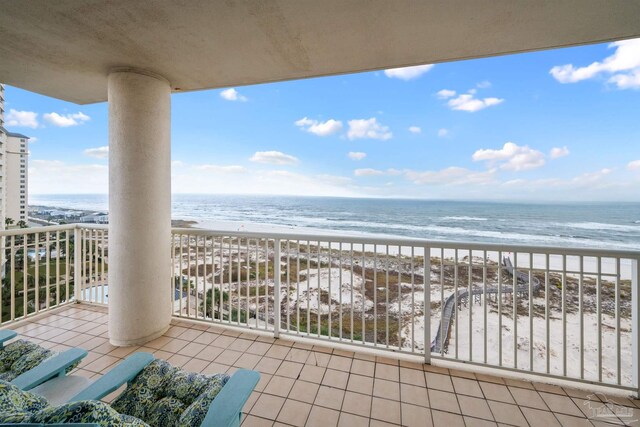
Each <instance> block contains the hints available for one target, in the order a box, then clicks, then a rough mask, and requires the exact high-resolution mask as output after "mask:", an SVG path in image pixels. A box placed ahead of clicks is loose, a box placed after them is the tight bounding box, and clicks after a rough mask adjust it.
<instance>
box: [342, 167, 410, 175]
mask: <svg viewBox="0 0 640 427" xmlns="http://www.w3.org/2000/svg"><path fill="white" fill-rule="evenodd" d="M353 174H354V175H355V176H381V175H389V176H395V175H401V174H402V171H400V170H398V169H393V168H390V169H387V170H379V169H371V168H363V169H356V170H354V171H353Z"/></svg>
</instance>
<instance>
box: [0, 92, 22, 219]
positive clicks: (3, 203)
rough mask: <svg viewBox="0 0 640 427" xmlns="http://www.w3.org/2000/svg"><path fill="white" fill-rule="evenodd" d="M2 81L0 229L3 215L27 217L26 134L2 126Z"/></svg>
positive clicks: (0, 108)
mask: <svg viewBox="0 0 640 427" xmlns="http://www.w3.org/2000/svg"><path fill="white" fill-rule="evenodd" d="M4 96H5V95H4V84H2V83H0V199H1V200H0V229H4V228H5V219H6V218H11V219H12V220H13V221H14V225H15V224H16V223H18V222H19V221H24V222H27V221H28V207H27V204H28V200H29V184H28V169H29V161H28V157H29V149H28V142H29V137H28V136H26V135H22V134H19V133H14V132H9V131H8V130H6V129H5V127H4Z"/></svg>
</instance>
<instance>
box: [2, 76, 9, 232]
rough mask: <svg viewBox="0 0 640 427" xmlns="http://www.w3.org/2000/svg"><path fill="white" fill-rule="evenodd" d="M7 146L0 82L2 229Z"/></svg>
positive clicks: (4, 209)
mask: <svg viewBox="0 0 640 427" xmlns="http://www.w3.org/2000/svg"><path fill="white" fill-rule="evenodd" d="M6 147H7V134H6V131H5V130H4V84H2V83H0V230H3V229H4V218H5V211H6V208H5V201H6V197H5V194H4V189H5V187H6V182H5V178H4V175H5V149H6Z"/></svg>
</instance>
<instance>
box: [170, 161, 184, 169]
mask: <svg viewBox="0 0 640 427" xmlns="http://www.w3.org/2000/svg"><path fill="white" fill-rule="evenodd" d="M171 167H172V168H182V167H184V162H183V161H182V160H173V161H171Z"/></svg>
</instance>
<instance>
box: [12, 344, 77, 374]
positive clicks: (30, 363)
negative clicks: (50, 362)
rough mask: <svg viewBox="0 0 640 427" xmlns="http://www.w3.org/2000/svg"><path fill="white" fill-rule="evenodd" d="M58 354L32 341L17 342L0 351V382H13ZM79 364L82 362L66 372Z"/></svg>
mask: <svg viewBox="0 0 640 427" xmlns="http://www.w3.org/2000/svg"><path fill="white" fill-rule="evenodd" d="M56 354H58V353H56V352H54V351H51V350H48V349H46V348H44V347H41V346H39V345H38V344H35V343H32V342H30V341H25V340H16V341H14V342H12V343H11V344H9V345H7V346H5V347H4V348H2V349H0V380H4V381H13V380H14V379H16V377H18V376H20V375H22V374H24V373H25V372H27V371H29V370H31V369H33V368H35V367H36V366H38V365H39V364H41V363H42V362H43V361H44V360H47V359H49V358H51V357H53V356H55V355H56ZM79 364H80V361H78V362H76V363H74V364H73V365H71V366H69V367H68V368H67V370H66V371H67V372H70V371H71V370H73V369H74V368H75V367H76V366H78V365H79Z"/></svg>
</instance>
